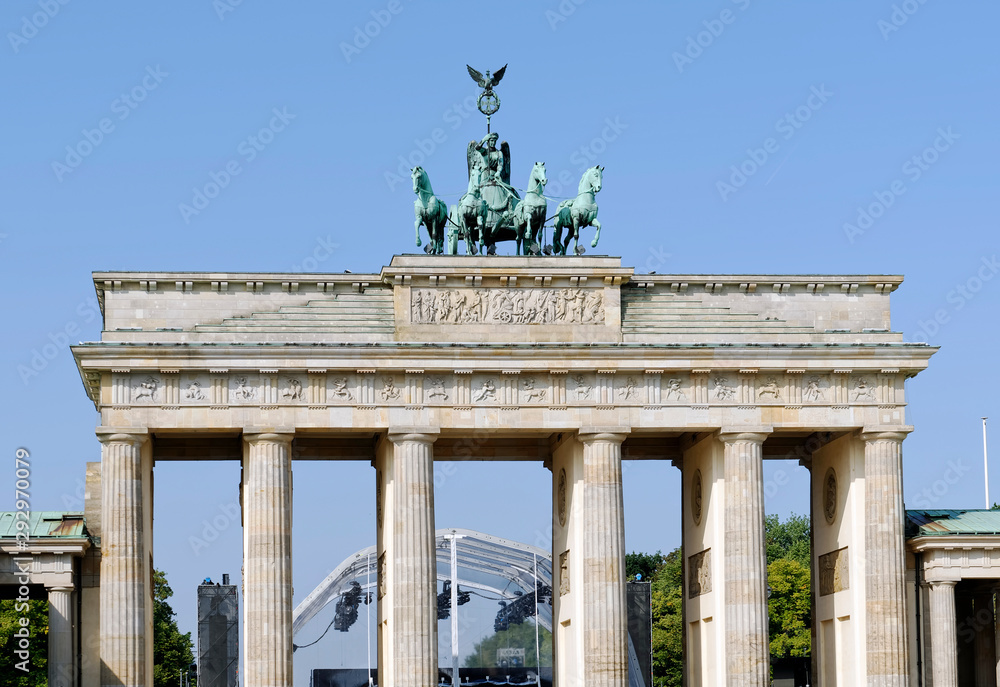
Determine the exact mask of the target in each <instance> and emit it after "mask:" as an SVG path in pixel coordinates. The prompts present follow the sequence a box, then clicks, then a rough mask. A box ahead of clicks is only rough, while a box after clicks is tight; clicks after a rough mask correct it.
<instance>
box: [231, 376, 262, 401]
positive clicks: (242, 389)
mask: <svg viewBox="0 0 1000 687" xmlns="http://www.w3.org/2000/svg"><path fill="white" fill-rule="evenodd" d="M256 395H257V389H256V388H255V387H252V386H249V385H248V384H247V378H246V377H237V378H236V389H235V390H234V391H233V396H235V397H236V398H237V399H239V400H241V401H252V400H253V399H254V396H256Z"/></svg>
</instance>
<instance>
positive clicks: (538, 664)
mask: <svg viewBox="0 0 1000 687" xmlns="http://www.w3.org/2000/svg"><path fill="white" fill-rule="evenodd" d="M531 560H532V562H533V563H534V564H535V684H536V685H540V684H542V653H541V652H540V651H539V650H538V649H539V644H540V642H539V641H538V555H537V554H536V553H535V552H532V553H531Z"/></svg>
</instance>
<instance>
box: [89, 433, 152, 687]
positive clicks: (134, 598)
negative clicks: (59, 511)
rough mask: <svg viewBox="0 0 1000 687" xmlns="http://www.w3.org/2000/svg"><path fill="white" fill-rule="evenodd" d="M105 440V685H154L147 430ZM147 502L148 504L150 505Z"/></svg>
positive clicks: (103, 631)
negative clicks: (146, 458) (148, 533)
mask: <svg viewBox="0 0 1000 687" xmlns="http://www.w3.org/2000/svg"><path fill="white" fill-rule="evenodd" d="M98 437H99V438H100V440H101V443H102V450H101V474H102V482H101V483H102V490H101V491H102V511H101V521H102V528H103V535H102V539H101V554H102V558H101V661H102V663H103V666H102V669H101V684H102V685H104V686H105V687H122V686H124V687H149V686H150V685H151V684H152V677H153V676H152V666H153V660H152V659H153V657H152V654H151V652H152V640H153V635H152V621H153V618H152V594H151V590H150V589H149V580H150V577H151V571H149V570H148V559H149V552H150V549H151V544H152V542H149V541H147V540H146V534H147V532H146V530H147V528H146V524H147V519H149V518H151V515H152V514H151V513H150V512H148V511H149V510H150V509H149V507H148V506H149V504H147V503H146V498H145V489H147V488H149V485H148V483H147V484H144V481H146V480H148V476H147V470H148V469H149V466H147V465H145V464H144V461H143V456H142V447H143V444H144V443H145V442H146V440H147V437H146V435H144V434H124V433H122V434H118V433H107V434H99V435H98ZM144 506H147V507H144Z"/></svg>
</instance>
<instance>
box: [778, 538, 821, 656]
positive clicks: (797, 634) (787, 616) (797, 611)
mask: <svg viewBox="0 0 1000 687" xmlns="http://www.w3.org/2000/svg"><path fill="white" fill-rule="evenodd" d="M767 583H768V584H769V585H770V586H771V597H770V598H769V599H768V600H767V615H768V624H769V626H770V627H769V632H768V634H769V635H770V639H771V656H773V657H774V658H788V657H802V658H807V657H808V656H809V655H810V652H811V650H812V631H811V627H812V596H811V586H812V585H811V576H810V574H809V568H807V567H805V566H803V565H802V564H801V563H799V562H798V561H796V560H793V559H791V558H779V559H778V560H776V561H774V562H773V563H771V564H770V565H768V566H767Z"/></svg>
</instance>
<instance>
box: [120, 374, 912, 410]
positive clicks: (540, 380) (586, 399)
mask: <svg viewBox="0 0 1000 687" xmlns="http://www.w3.org/2000/svg"><path fill="white" fill-rule="evenodd" d="M105 379H106V380H107V382H108V384H109V387H110V388H109V393H108V396H105V398H108V399H109V400H110V404H111V405H112V406H113V407H141V406H158V407H161V408H168V409H169V408H178V407H187V406H209V407H213V408H227V407H233V406H252V407H261V408H278V407H285V406H307V407H310V408H325V407H332V406H354V407H359V408H372V407H377V406H409V407H424V406H431V407H441V406H448V407H455V408H472V407H476V406H497V407H500V408H519V407H522V406H544V407H548V408H555V409H559V408H566V407H580V406H590V407H596V408H616V407H640V408H647V409H659V408H665V407H677V406H682V407H692V408H705V407H710V406H731V407H740V408H754V407H764V406H778V407H784V408H808V407H810V406H826V407H830V406H832V407H845V408H846V407H854V406H878V407H895V406H898V405H901V404H902V403H903V380H902V376H901V375H900V374H899V373H894V372H892V371H888V372H887V371H881V372H871V373H867V372H855V371H852V370H834V371H832V372H829V373H813V372H807V371H804V370H788V371H785V372H780V371H774V372H771V371H766V370H765V371H763V372H760V371H754V370H746V369H743V370H728V371H727V370H691V371H683V372H681V371H670V370H658V369H657V370H635V371H622V370H611V369H598V370H589V371H578V370H548V371H544V370H537V371H536V370H511V369H507V370H498V371H495V372H490V371H478V370H471V369H456V370H449V371H436V370H423V369H407V370H400V371H380V370H377V369H352V370H326V369H310V370H301V371H282V370H278V369H257V370H227V369H212V370H207V371H204V372H194V371H190V372H189V371H180V370H157V371H140V370H121V369H116V370H114V371H112V372H111V374H109V375H107V376H106V377H105Z"/></svg>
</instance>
